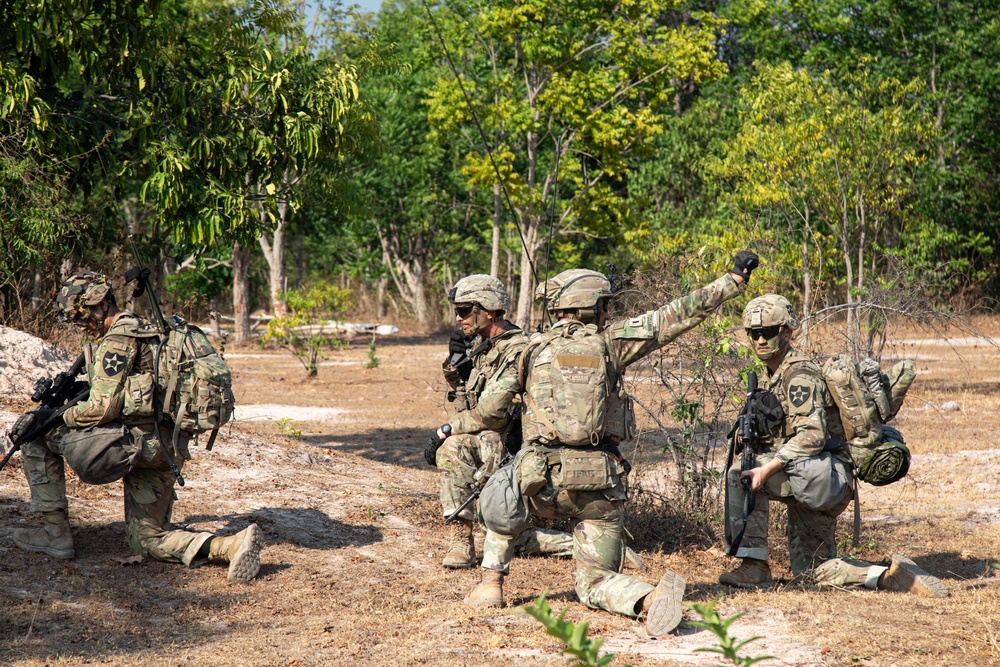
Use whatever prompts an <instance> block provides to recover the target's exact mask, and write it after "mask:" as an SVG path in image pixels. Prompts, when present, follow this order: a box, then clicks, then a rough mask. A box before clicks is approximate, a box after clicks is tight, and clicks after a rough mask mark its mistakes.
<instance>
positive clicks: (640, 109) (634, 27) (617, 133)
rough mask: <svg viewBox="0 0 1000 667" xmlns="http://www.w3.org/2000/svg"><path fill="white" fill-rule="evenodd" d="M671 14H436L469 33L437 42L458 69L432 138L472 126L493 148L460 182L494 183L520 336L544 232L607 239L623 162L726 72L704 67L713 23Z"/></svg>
mask: <svg viewBox="0 0 1000 667" xmlns="http://www.w3.org/2000/svg"><path fill="white" fill-rule="evenodd" d="M455 6H456V5H455V4H451V5H448V7H455ZM678 7H679V6H678V5H677V4H676V3H673V2H664V1H662V0H640V1H638V2H634V3H628V4H625V5H623V4H621V3H617V2H593V0H571V1H568V2H566V1H562V2H553V1H552V0H528V1H527V2H524V1H518V2H514V1H513V0H510V1H508V0H501V1H499V2H490V3H477V2H467V3H461V4H458V5H457V8H456V9H454V10H453V11H446V10H445V9H441V10H439V11H438V12H437V13H438V14H440V15H441V17H442V20H444V19H447V20H448V22H449V23H451V24H452V25H453V26H454V25H459V26H460V25H463V24H467V25H468V26H469V27H468V28H467V29H466V30H465V32H464V33H463V32H462V31H459V30H458V29H457V28H452V29H451V30H449V31H448V33H447V34H448V35H449V37H450V41H451V43H447V44H446V48H447V50H448V52H449V53H451V54H453V56H454V59H455V61H457V62H462V63H468V64H469V68H468V69H466V70H460V71H457V72H456V74H457V76H458V78H457V79H456V78H455V77H454V76H442V77H441V78H440V79H439V81H438V82H437V85H436V87H435V90H434V91H433V95H432V98H431V101H430V113H431V118H432V119H433V120H434V121H435V123H436V124H437V126H438V127H439V128H440V130H441V131H442V132H446V131H457V130H459V129H460V128H461V127H463V126H467V124H468V123H470V122H474V121H475V120H477V119H478V120H479V121H480V122H481V124H482V126H483V128H484V130H485V131H486V133H487V134H490V133H492V136H493V138H494V143H495V144H496V145H495V146H494V148H493V150H491V151H490V152H489V154H487V153H486V152H485V151H484V150H483V148H482V147H480V149H479V150H477V151H475V152H470V153H469V154H468V155H467V156H466V166H465V168H464V171H465V173H466V174H467V175H468V178H469V183H470V185H472V186H473V187H483V188H490V189H492V188H493V186H494V184H496V183H497V181H498V180H500V181H501V183H502V185H503V186H504V187H505V189H506V193H507V195H508V196H509V197H510V199H511V202H512V204H513V206H514V209H515V212H516V217H517V218H518V219H519V220H520V225H521V229H520V233H521V235H522V236H523V250H522V254H521V262H520V284H519V292H518V298H517V316H516V319H517V322H518V323H519V324H520V325H521V326H527V325H528V323H529V321H530V317H531V305H532V292H533V289H534V278H535V275H536V273H537V267H538V265H539V261H538V260H539V258H540V250H541V249H542V248H543V246H545V245H546V232H545V230H544V223H545V221H546V220H547V219H548V220H549V223H550V229H549V230H548V233H547V235H548V236H549V237H552V236H557V235H560V236H568V235H574V236H576V237H578V238H579V237H587V236H590V235H594V234H597V235H607V234H610V233H613V232H614V231H616V226H617V225H619V224H621V222H622V221H623V220H625V219H627V217H628V207H627V202H626V201H625V198H624V196H623V195H624V191H623V188H622V187H621V183H622V181H623V179H624V178H625V177H626V176H627V174H628V172H629V167H630V163H629V159H630V158H631V157H632V156H634V155H637V154H638V153H640V151H641V149H642V148H643V147H644V146H645V145H646V141H647V140H648V139H649V138H650V137H652V136H654V135H656V134H657V133H659V132H660V131H661V123H662V121H663V117H664V116H663V114H664V113H667V112H669V111H670V110H671V109H672V108H673V106H674V105H675V103H676V96H677V95H678V92H679V90H680V89H681V88H682V87H683V86H686V85H688V84H690V83H697V82H702V81H707V80H712V79H714V78H717V77H719V76H722V75H723V74H724V73H725V66H724V65H723V64H722V63H720V62H719V61H718V60H717V59H716V58H715V52H716V51H715V46H714V40H715V38H716V35H717V28H718V26H719V24H718V22H717V21H716V20H715V19H714V18H713V17H712V16H711V15H710V14H706V13H686V12H682V11H679V10H678ZM487 63H488V66H487ZM466 95H468V96H469V100H471V102H470V101H467V99H466ZM494 162H495V163H496V169H497V170H498V171H499V173H500V178H498V176H497V174H496V171H495V170H494ZM550 211H551V212H550Z"/></svg>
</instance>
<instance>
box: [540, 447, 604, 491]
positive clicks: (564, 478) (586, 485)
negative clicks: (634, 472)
mask: <svg viewBox="0 0 1000 667" xmlns="http://www.w3.org/2000/svg"><path fill="white" fill-rule="evenodd" d="M559 462H560V469H559V472H558V473H554V474H553V479H552V483H553V485H555V486H557V487H559V488H561V489H565V490H567V491H604V490H606V489H610V488H612V487H614V486H616V485H617V484H618V462H617V461H615V460H614V458H613V457H612V456H611V455H609V454H608V453H607V452H603V451H601V450H583V449H572V448H568V447H564V448H562V449H560V450H559Z"/></svg>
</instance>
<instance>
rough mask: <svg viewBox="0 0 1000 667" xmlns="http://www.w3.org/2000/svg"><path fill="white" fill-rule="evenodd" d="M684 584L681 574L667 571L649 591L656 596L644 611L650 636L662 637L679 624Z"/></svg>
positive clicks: (647, 631)
mask: <svg viewBox="0 0 1000 667" xmlns="http://www.w3.org/2000/svg"><path fill="white" fill-rule="evenodd" d="M686 585H687V583H686V582H685V581H684V578H683V577H681V575H679V574H677V573H676V572H670V571H667V573H666V574H664V575H663V578H662V579H660V583H658V584H657V585H656V588H654V589H653V592H652V593H650V595H655V596H656V597H655V599H654V600H653V604H652V606H650V608H649V611H648V612H646V633H647V634H648V635H649V636H650V637H662V636H663V635H665V634H667V633H668V632H670V631H671V630H673V629H674V628H676V627H677V626H678V625H679V624H680V622H681V615H682V613H683V609H682V608H681V601H682V600H683V599H684V587H685V586H686Z"/></svg>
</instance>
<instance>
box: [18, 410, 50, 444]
mask: <svg viewBox="0 0 1000 667" xmlns="http://www.w3.org/2000/svg"><path fill="white" fill-rule="evenodd" d="M54 412H55V410H53V409H52V408H44V407H43V408H38V409H37V410H32V411H31V412H26V413H24V414H23V415H21V416H20V417H18V419H17V421H16V422H14V427H13V428H11V430H10V437H11V438H13V439H14V440H19V439H20V438H23V437H24V434H25V433H27V432H28V431H30V430H31V429H32V428H34V427H35V426H36V425H37V424H41V423H42V422H44V421H45V420H47V419H48V418H49V417H51V416H52V413H54Z"/></svg>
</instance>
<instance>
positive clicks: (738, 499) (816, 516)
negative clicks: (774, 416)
mask: <svg viewBox="0 0 1000 667" xmlns="http://www.w3.org/2000/svg"><path fill="white" fill-rule="evenodd" d="M772 459H773V456H770V455H767V454H762V455H759V456H758V457H757V465H758V466H763V465H765V464H766V463H767V462H768V461H770V460H772ZM852 497H853V496H852V494H851V493H847V494H845V496H844V498H843V499H841V500H840V501H839V502H837V503H836V504H835V505H833V506H832V507H831V508H830V509H827V510H823V511H817V510H813V509H810V508H808V507H806V506H805V505H803V504H801V503H799V502H798V501H796V500H795V497H794V496H793V495H792V491H791V485H790V484H789V481H788V475H786V474H785V473H784V471H781V470H779V471H778V472H776V473H774V474H773V475H771V476H770V477H768V478H767V481H766V482H765V483H764V488H763V489H761V490H760V491H757V492H756V494H755V503H754V506H753V508H752V510H753V511H752V512H751V513H750V515H749V516H748V518H747V526H746V532H745V533H744V534H743V539H742V541H741V542H740V548H739V549H738V550H737V552H736V557H737V558H756V559H758V560H764V561H766V560H767V559H768V552H767V533H768V519H769V512H768V505H769V501H771V500H775V501H777V502H780V503H784V504H785V505H786V506H787V507H788V556H789V560H790V561H791V566H792V573H793V574H795V575H799V574H801V573H803V572H805V571H807V570H810V569H812V568H814V567H817V566H818V565H820V564H821V563H824V562H825V561H828V560H830V559H832V558H836V556H837V541H836V537H835V531H836V527H837V517H838V516H840V515H841V514H842V513H843V512H844V510H845V509H847V506H848V505H850V504H851V498H852ZM726 521H728V522H729V533H730V534H732V535H738V534H739V532H740V528H741V527H742V525H743V487H742V486H740V463H739V461H736V462H735V463H734V464H733V465H732V467H730V468H729V471H728V473H727V475H726ZM729 547H730V545H729V544H726V549H727V551H728V550H729Z"/></svg>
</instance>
